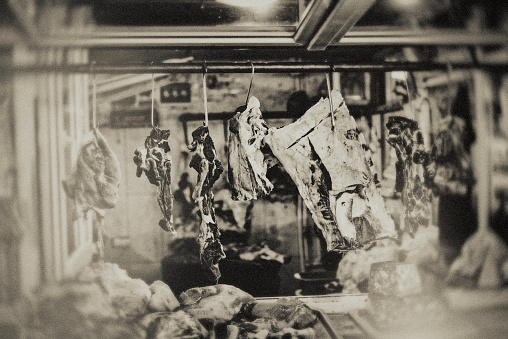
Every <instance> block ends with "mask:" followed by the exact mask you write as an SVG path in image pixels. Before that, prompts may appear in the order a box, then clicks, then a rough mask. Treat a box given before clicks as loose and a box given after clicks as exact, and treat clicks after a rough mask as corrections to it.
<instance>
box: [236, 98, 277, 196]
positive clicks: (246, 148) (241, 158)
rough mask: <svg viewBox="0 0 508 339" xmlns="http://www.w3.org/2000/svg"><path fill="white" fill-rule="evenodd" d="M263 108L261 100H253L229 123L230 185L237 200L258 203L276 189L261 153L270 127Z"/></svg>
mask: <svg viewBox="0 0 508 339" xmlns="http://www.w3.org/2000/svg"><path fill="white" fill-rule="evenodd" d="M259 107H260V103H259V100H258V99H257V98H256V97H251V98H250V99H249V102H248V104H247V108H246V109H245V111H243V112H238V113H236V115H235V116H234V117H233V118H232V119H230V120H229V131H230V132H231V133H230V134H229V144H228V145H229V146H228V150H229V152H228V166H229V168H228V182H229V184H230V185H231V190H232V193H233V195H232V198H233V200H254V199H257V198H258V196H262V195H267V194H269V193H270V192H271V191H272V189H273V185H272V183H271V182H270V181H269V180H268V179H267V178H266V170H267V165H266V163H265V162H264V155H263V153H262V152H261V150H260V149H261V147H262V144H263V139H264V137H265V135H266V133H267V132H268V127H267V126H266V124H265V122H264V120H263V117H262V115H261V110H260V109H259Z"/></svg>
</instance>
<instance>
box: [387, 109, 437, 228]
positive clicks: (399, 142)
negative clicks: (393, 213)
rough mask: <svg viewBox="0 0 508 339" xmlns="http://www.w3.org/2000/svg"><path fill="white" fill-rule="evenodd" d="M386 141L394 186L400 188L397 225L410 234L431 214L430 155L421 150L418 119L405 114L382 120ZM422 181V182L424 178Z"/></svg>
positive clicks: (425, 223) (423, 224)
mask: <svg viewBox="0 0 508 339" xmlns="http://www.w3.org/2000/svg"><path fill="white" fill-rule="evenodd" d="M386 127H387V128H388V133H389V134H388V143H389V144H390V145H391V146H392V147H394V148H395V151H396V153H397V163H396V169H397V173H396V175H397V180H396V187H395V189H396V190H397V191H398V192H402V194H401V199H402V204H403V205H404V218H403V220H401V221H402V222H401V228H402V229H405V231H406V232H407V233H408V234H409V235H411V236H414V234H415V233H416V231H417V230H418V227H420V226H424V227H426V226H428V225H429V223H430V217H431V211H430V208H431V205H430V203H431V201H430V199H431V191H430V190H429V189H428V186H427V185H428V178H429V177H431V175H430V174H429V171H428V169H429V166H428V165H429V162H430V157H429V154H428V153H427V152H425V147H424V143H423V135H422V133H421V131H420V130H419V129H418V123H417V122H416V121H414V120H411V119H408V118H405V117H398V116H396V117H390V119H389V120H388V123H387V124H386ZM424 181H425V182H424Z"/></svg>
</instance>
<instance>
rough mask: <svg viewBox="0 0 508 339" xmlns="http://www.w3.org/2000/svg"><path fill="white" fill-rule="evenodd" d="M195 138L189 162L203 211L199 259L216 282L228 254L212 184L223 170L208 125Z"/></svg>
mask: <svg viewBox="0 0 508 339" xmlns="http://www.w3.org/2000/svg"><path fill="white" fill-rule="evenodd" d="M192 140H193V141H192V144H190V145H189V146H188V148H189V149H190V150H191V151H193V152H195V153H194V155H193V156H192V159H191V162H190V164H189V165H190V167H191V168H193V169H195V170H196V172H198V182H197V184H196V187H195V188H194V192H193V193H192V198H193V199H194V201H195V202H196V203H197V204H198V207H199V211H200V214H201V224H200V229H199V236H198V240H199V245H200V260H201V265H203V267H204V268H205V269H206V270H207V272H209V273H210V274H209V278H210V279H211V280H214V281H217V280H218V279H219V278H220V271H219V261H220V260H221V259H224V258H225V257H226V255H225V254H224V250H223V248H222V244H221V242H220V239H219V237H220V231H219V227H218V226H217V223H216V221H215V210H214V207H213V197H214V196H213V191H212V186H213V184H214V183H215V182H216V181H217V179H219V177H220V175H221V173H222V172H223V170H224V169H223V167H222V163H221V162H220V160H219V159H218V158H217V152H216V151H215V146H214V144H213V140H212V138H211V137H210V134H209V131H208V127H207V126H200V127H198V128H197V129H196V130H195V131H193V132H192Z"/></svg>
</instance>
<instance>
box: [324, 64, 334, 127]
mask: <svg viewBox="0 0 508 339" xmlns="http://www.w3.org/2000/svg"><path fill="white" fill-rule="evenodd" d="M326 87H327V89H328V103H329V104H330V114H331V117H332V118H331V119H332V131H334V130H335V116H334V113H335V112H334V111H333V103H332V89H331V86H330V73H326Z"/></svg>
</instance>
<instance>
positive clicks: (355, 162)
mask: <svg viewBox="0 0 508 339" xmlns="http://www.w3.org/2000/svg"><path fill="white" fill-rule="evenodd" d="M332 101H333V106H334V107H336V109H335V110H334V119H335V129H332V122H331V114H330V106H329V102H328V99H326V100H323V99H322V100H321V101H320V102H318V103H317V104H316V105H314V106H313V107H311V108H310V109H309V110H308V111H307V112H306V113H305V114H304V115H303V116H302V117H301V118H299V119H298V120H297V121H296V122H294V123H292V124H290V125H287V126H284V127H281V128H278V129H275V128H270V129H269V130H268V134H267V136H266V137H265V142H266V143H267V144H268V145H269V146H270V149H271V151H272V152H273V154H274V155H275V157H277V159H278V160H279V161H280V163H281V164H282V166H283V167H284V169H285V170H286V172H287V173H288V174H289V175H290V176H291V178H292V180H293V181H294V182H295V183H296V185H297V187H298V191H299V193H300V195H301V196H302V198H303V200H304V202H305V204H306V206H307V208H308V209H309V210H310V211H311V213H312V218H313V220H314V222H315V223H316V225H317V226H318V227H319V228H320V229H321V231H322V233H323V236H324V238H325V240H326V242H327V248H328V250H329V251H330V250H348V249H351V248H355V247H359V246H361V245H362V244H364V243H366V242H368V241H371V240H373V239H377V238H381V237H396V236H397V233H396V230H395V225H394V223H393V220H392V219H391V217H390V215H389V214H388V212H387V210H386V207H385V205H384V201H383V198H382V197H381V195H380V193H379V190H378V187H377V179H376V177H375V175H374V174H375V173H373V171H372V168H373V166H372V165H371V160H369V158H368V154H367V153H366V147H367V146H366V145H362V143H361V135H359V133H358V129H357V126H356V123H355V121H354V119H353V118H352V117H351V116H350V115H349V111H348V109H347V107H346V105H345V103H344V100H343V98H342V96H341V94H340V93H339V92H338V91H332Z"/></svg>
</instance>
